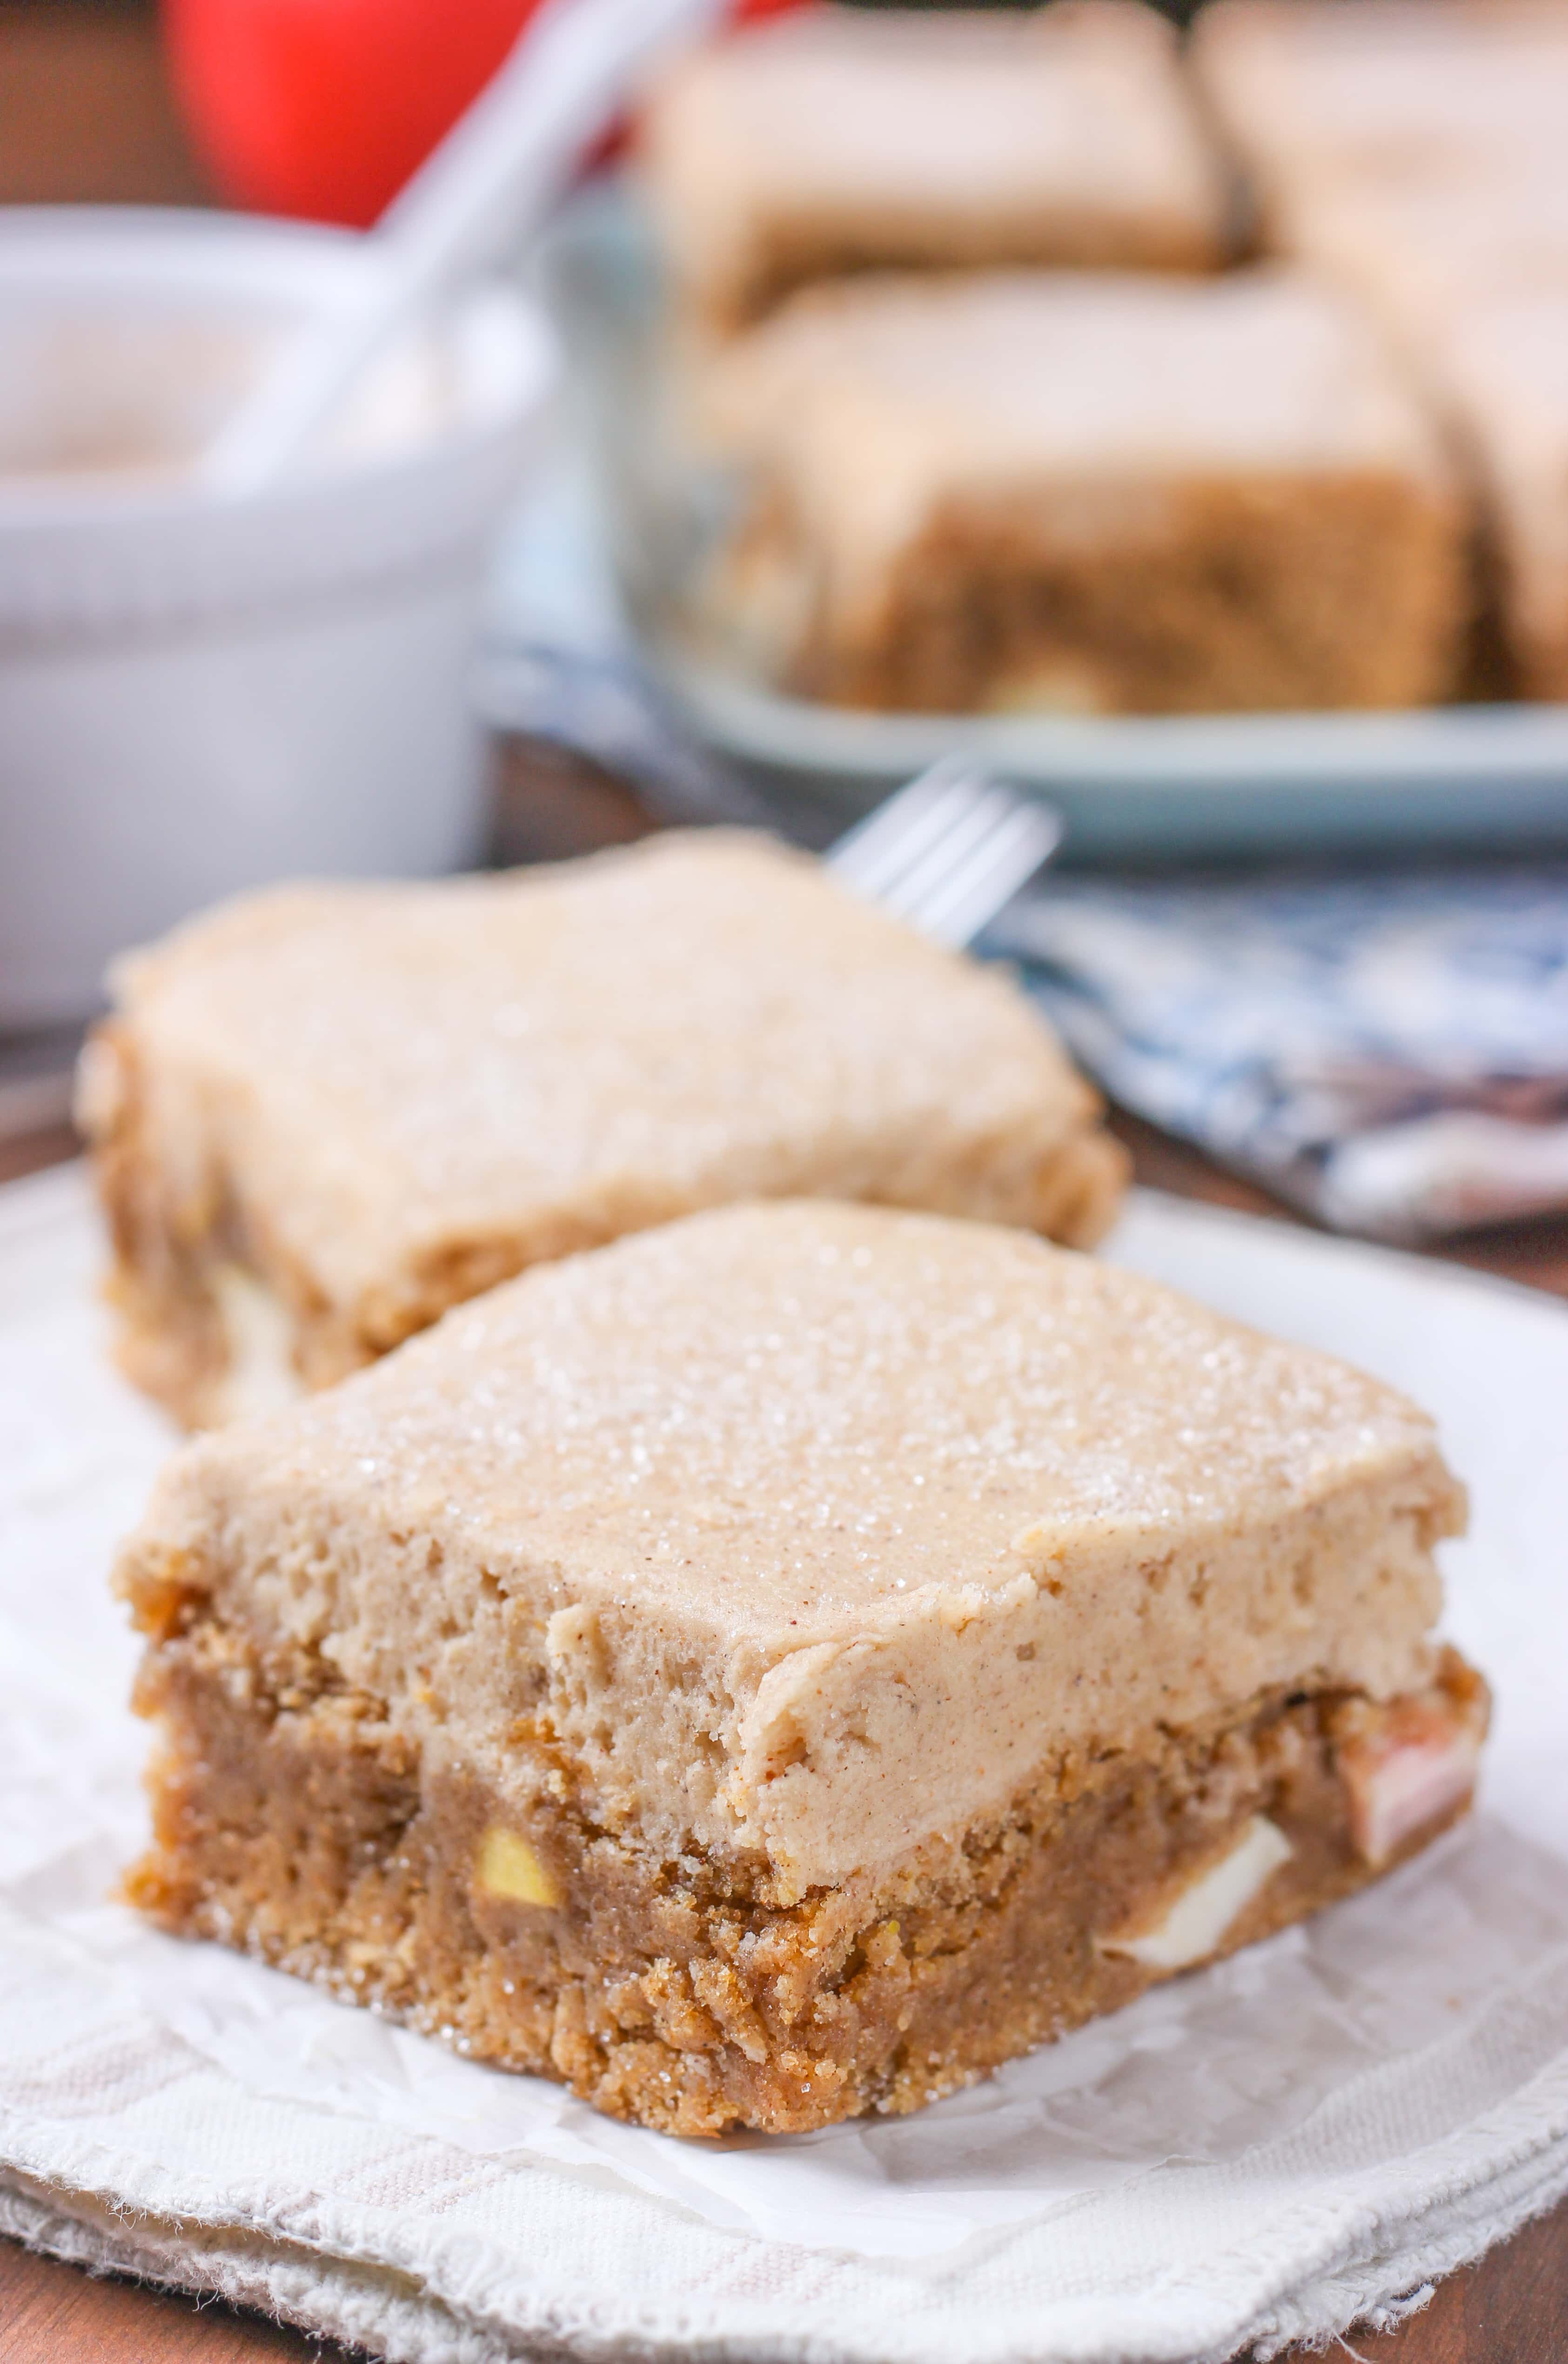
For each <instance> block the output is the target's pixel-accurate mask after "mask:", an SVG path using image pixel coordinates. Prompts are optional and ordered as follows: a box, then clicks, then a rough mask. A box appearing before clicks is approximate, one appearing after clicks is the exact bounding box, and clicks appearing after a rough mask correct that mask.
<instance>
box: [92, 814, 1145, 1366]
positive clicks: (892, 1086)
mask: <svg viewBox="0 0 1568 2364" xmlns="http://www.w3.org/2000/svg"><path fill="white" fill-rule="evenodd" d="M117 998H118V1000H119V1004H120V1008H121V1011H122V1014H123V1025H122V1029H121V1034H120V1047H119V1048H118V1049H117V1048H116V1047H115V1046H114V1042H113V1039H111V1042H110V1043H106V1044H105V1045H104V1046H103V1047H102V1049H101V1050H100V1051H99V1052H98V1054H96V1055H95V1058H94V1059H92V1060H90V1063H89V1067H88V1072H87V1078H86V1085H85V1089H84V1093H83V1099H84V1104H85V1109H86V1113H87V1117H88V1121H89V1122H90V1124H92V1125H93V1126H94V1128H95V1130H99V1131H102V1130H105V1129H106V1128H107V1127H108V1126H110V1125H112V1123H113V1121H114V1111H115V1107H116V1102H117V1097H118V1096H119V1095H120V1094H121V1093H122V1092H123V1090H124V1088H125V1078H124V1076H123V1074H122V1072H121V1067H122V1063H123V1062H124V1061H125V1060H126V1059H127V1058H128V1059H130V1060H131V1061H133V1062H134V1065H135V1067H136V1070H137V1075H138V1089H139V1092H140V1093H141V1094H142V1096H143V1099H144V1103H145V1110H144V1115H143V1119H142V1123H143V1129H144V1132H145V1133H146V1135H147V1136H148V1138H149V1139H150V1143H151V1144H152V1147H153V1150H154V1152H155V1154H156V1158H157V1161H158V1165H159V1176H160V1188H161V1189H162V1190H163V1192H164V1194H165V1197H166V1199H167V1200H168V1201H169V1206H168V1211H167V1213H166V1216H165V1221H166V1223H167V1225H168V1226H169V1227H170V1228H172V1230H173V1231H174V1232H175V1234H176V1236H179V1237H182V1238H192V1237H200V1236H201V1235H202V1232H203V1231H204V1230H205V1229H206V1227H207V1226H208V1225H209V1224H210V1223H211V1221H212V1220H213V1208H214V1205H215V1202H220V1201H222V1200H223V1199H226V1198H227V1199H229V1200H231V1201H233V1202H236V1203H238V1205H239V1209H240V1211H241V1213H242V1215H243V1217H244V1219H245V1221H246V1225H247V1227H248V1229H249V1231H250V1233H251V1235H252V1238H253V1240H257V1241H260V1242H261V1243H263V1244H264V1245H265V1246H266V1247H267V1248H268V1249H269V1250H270V1251H271V1252H272V1265H273V1266H275V1267H276V1268H277V1269H278V1271H279V1272H281V1275H282V1276H283V1277H284V1278H285V1279H288V1278H290V1277H298V1279H299V1282H300V1284H301V1285H302V1286H303V1287H305V1288H306V1289H308V1291H309V1292H310V1293H311V1294H312V1296H313V1297H314V1298H315V1299H317V1300H321V1301H325V1302H326V1303H328V1304H330V1305H333V1306H339V1307H343V1308H347V1309H350V1310H356V1313H357V1314H358V1315H359V1316H361V1317H362V1319H363V1320H364V1321H365V1322H366V1323H367V1324H368V1325H369V1326H370V1332H371V1334H372V1335H373V1337H374V1338H375V1339H377V1340H378V1341H379V1343H381V1344H393V1343H395V1341H396V1339H397V1338H398V1337H399V1336H400V1335H403V1334H405V1333H406V1332H407V1331H408V1330H409V1329H412V1328H414V1327H417V1326H418V1322H419V1320H420V1319H428V1318H430V1310H429V1309H430V1300H431V1299H432V1298H433V1299H434V1306H433V1310H435V1311H440V1310H443V1309H444V1306H445V1305H446V1304H448V1303H450V1302H452V1301H453V1300H454V1299H457V1298H459V1297H462V1296H465V1295H470V1294H472V1293H473V1288H475V1287H483V1286H484V1285H486V1283H487V1281H488V1280H491V1279H495V1278H498V1277H504V1276H505V1275H506V1273H508V1272H511V1271H516V1270H517V1269H518V1268H519V1266H522V1265H524V1264H526V1263H528V1262H531V1261H533V1260H534V1259H535V1258H536V1257H539V1256H549V1255H553V1254H562V1253H565V1252H566V1251H568V1250H570V1249H573V1248H576V1247H581V1246H583V1245H585V1244H589V1243H594V1242H596V1241H599V1240H603V1239H609V1238H614V1237H616V1236H617V1234H618V1233H619V1232H623V1231H628V1230H633V1229H635V1228H637V1227H639V1225H642V1224H645V1223H649V1222H654V1221H662V1220H663V1219H664V1218H666V1217H668V1216H671V1215H675V1214H684V1213H685V1212H687V1211H688V1210H691V1209H692V1208H694V1207H699V1206H704V1205H711V1204H715V1203H717V1202H718V1201H721V1200H724V1199H735V1198H742V1197H757V1196H769V1197H771V1196H782V1195H785V1194H801V1193H808V1194H809V1193H815V1194H820V1195H822V1196H825V1197H840V1196H842V1197H849V1198H870V1199H886V1200H892V1201H894V1202H895V1203H903V1204H907V1205H915V1206H921V1205H926V1206H933V1207H937V1208H942V1209H951V1210H957V1211H961V1212H965V1213H974V1214H982V1215H995V1216H997V1217H999V1218H1000V1219H1002V1220H1006V1221H1032V1220H1034V1219H1035V1218H1036V1216H1037V1214H1038V1213H1039V1211H1040V1207H1041V1203H1042V1202H1041V1198H1040V1186H1041V1177H1042V1175H1043V1174H1044V1173H1045V1172H1046V1170H1047V1169H1048V1168H1049V1166H1050V1165H1051V1160H1052V1159H1053V1157H1055V1156H1056V1155H1057V1154H1059V1153H1060V1152H1061V1151H1062V1148H1063V1146H1064V1145H1065V1144H1068V1143H1072V1142H1073V1141H1074V1140H1076V1139H1079V1138H1082V1137H1083V1136H1084V1135H1085V1134H1086V1133H1087V1132H1088V1131H1089V1130H1090V1128H1091V1127H1092V1126H1093V1124H1094V1122H1095V1118H1096V1116H1097V1113H1098V1106H1099V1104H1098V1101H1097V1099H1096V1098H1095V1094H1094V1093H1093V1092H1092V1091H1091V1090H1090V1088H1089V1087H1088V1086H1087V1085H1085V1084H1084V1083H1082V1082H1081V1081H1080V1080H1079V1078H1078V1077H1077V1076H1075V1075H1074V1074H1073V1070H1072V1068H1071V1067H1070V1066H1069V1065H1068V1063H1067V1061H1066V1059H1065V1058H1064V1056H1063V1055H1062V1052H1061V1051H1060V1049H1059V1048H1058V1046H1057V1044H1056V1042H1055V1040H1054V1038H1053V1037H1052V1036H1051V1033H1050V1031H1049V1030H1048V1029H1047V1027H1046V1026H1045V1024H1044V1022H1043V1020H1040V1018H1039V1017H1038V1016H1037V1015H1036V1014H1035V1012H1034V1011H1033V1009H1031V1008H1030V1006H1029V1003H1028V1002H1027V1001H1026V1000H1025V998H1024V997H1023V995H1022V993H1021V992H1020V991H1019V990H1018V987H1017V986H1016V985H1014V984H1013V983H1012V981H1011V980H1010V979H1009V978H1008V977H1006V976H1004V975H1003V974H1002V973H1001V972H999V971H996V970H985V969H982V968H981V967H979V966H978V965H975V964H974V963H972V962H970V961H967V960H964V959H962V957H960V956H958V955H955V954H952V953H945V952H941V951H939V950H937V949H936V948H935V947H933V946H932V945H930V944H929V943H927V942H924V941H923V940H922V939H921V938H920V937H918V936H917V935H916V934H914V933H913V932H912V931H910V930H909V929H907V928H905V927H904V926H902V925H901V924H899V923H898V922H896V921H895V920H890V919H887V918H885V917H884V915H883V914H881V913H880V912H877V911H875V910H873V909H870V908H869V907H868V906H866V905H864V904H862V903H859V902H857V901H854V900H852V899H851V898H850V897H849V896H848V895H846V894H845V893H843V892H842V891H841V890H840V888H838V887H835V886H833V884H832V883H831V881H830V880H829V878H828V875H827V874H826V873H825V872H824V871H823V869H822V868H821V866H820V864H817V863H816V862H815V861H813V860H811V859H810V858H809V857H807V856H806V855H801V854H795V853H787V852H785V851H784V850H783V849H782V848H780V847H778V846H776V845H774V844H773V843H772V842H770V841H768V840H765V839H762V838H748V837H745V836H741V835H739V834H733V833H728V832H723V833H721V832H717V831H713V832H693V833H690V834H679V833H672V834H670V835H667V836H664V837H661V838H658V839H655V840H652V841H651V842H649V843H648V844H647V845H645V846H641V847H638V848H634V849H632V850H631V851H629V852H624V853H615V854H609V855H601V856H597V857H595V858H593V859H590V860H588V861H584V862H578V863H571V864H562V866H560V867H559V868H555V869H550V870H538V871H531V872H522V873H517V874H516V875H510V876H490V877H474V878H468V879H462V880H454V881H449V882H446V883H443V884H439V885H434V886H415V887H391V886H388V887H291V888H284V889H282V890H280V891H278V892H276V893H271V894H265V895H261V896H258V897H253V898H247V899H246V900H245V901H243V902H239V903H236V904H232V905H230V906H228V907H227V908H225V909H220V910H219V911H217V912H216V913H214V914H212V915H211V916H209V917H207V918H206V919H203V920H197V921H196V922H195V923H194V924H193V925H192V926H190V927H188V928H185V929H183V930H182V931H179V932H178V933H176V934H175V935H174V936H172V937H171V938H170V939H169V940H168V941H167V942H164V943H162V944H161V945H159V946H157V947H156V948H154V949H153V950H152V951H150V952H147V953H140V954H139V955H137V956H136V957H135V958H133V959H131V960H129V961H128V962H127V963H125V964H124V965H122V967H121V969H120V971H119V973H118V976H117ZM1117 1172H1118V1166H1117V1165H1116V1161H1115V1159H1114V1157H1113V1156H1112V1155H1111V1154H1110V1153H1108V1152H1107V1153H1106V1158H1105V1161H1104V1167H1103V1172H1101V1173H1100V1174H1099V1176H1098V1188H1097V1192H1096V1193H1091V1195H1096V1196H1097V1199H1099V1200H1101V1201H1103V1202H1104V1203H1103V1206H1101V1207H1100V1208H1099V1210H1098V1217H1097V1220H1096V1221H1092V1222H1091V1221H1088V1220H1087V1217H1085V1225H1084V1232H1085V1235H1086V1234H1087V1233H1089V1232H1094V1231H1095V1230H1097V1229H1098V1228H1101V1227H1103V1222H1104V1221H1108V1219H1109V1214H1110V1210H1111V1207H1112V1205H1113V1204H1114V1200H1115V1197H1116V1175H1117ZM1093 1178H1094V1177H1091V1179H1093ZM1077 1235H1078V1234H1077V1233H1076V1232H1074V1236H1077ZM465 1257H469V1258H473V1259H475V1260H476V1261H475V1263H474V1266H473V1271H472V1273H468V1272H467V1267H465V1266H463V1263H462V1260H463V1259H464V1258H465ZM485 1259H489V1261H488V1262H486V1261H485ZM465 1274H466V1278H465Z"/></svg>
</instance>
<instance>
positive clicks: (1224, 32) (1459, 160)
mask: <svg viewBox="0 0 1568 2364" xmlns="http://www.w3.org/2000/svg"><path fill="white" fill-rule="evenodd" d="M1191 55H1192V61H1193V66H1194V70H1195V73H1196V75H1197V78H1198V82H1199V84H1200V85H1201V87H1202V89H1203V91H1204V94H1205V96H1206V97H1207V100H1208V102H1209V105H1210V106H1211V107H1212V108H1213V110H1214V113H1215V115H1216V117H1217V118H1218V122H1219V123H1220V125H1221V126H1222V128H1223V129H1224V131H1225V133H1226V136H1227V138H1228V139H1229V142H1230V144H1231V145H1232V147H1233V148H1234V150H1235V151H1236V153H1237V154H1238V156H1239V157H1240V159H1241V160H1242V161H1243V162H1244V163H1245V164H1246V166H1247V169H1248V172H1249V173H1250V175H1251V179H1252V181H1253V183H1254V184H1255V186H1256V188H1257V190H1258V192H1259V193H1260V195H1262V201H1263V206H1264V212H1265V216H1266V217H1268V218H1269V220H1270V221H1271V223H1272V221H1273V209H1274V207H1275V206H1276V205H1279V204H1281V203H1284V204H1288V203H1289V202H1290V200H1291V199H1292V197H1293V196H1294V195H1305V194H1307V193H1308V192H1309V191H1310V188H1311V186H1312V185H1313V184H1315V183H1318V182H1320V181H1321V180H1322V179H1323V177H1324V175H1325V173H1332V174H1334V175H1341V174H1344V173H1353V174H1354V175H1356V176H1357V177H1358V178H1360V179H1362V180H1365V181H1373V180H1375V179H1377V178H1380V177H1389V178H1393V179H1396V180H1397V179H1408V178H1411V177H1413V176H1421V175H1430V176H1431V177H1433V178H1436V179H1440V180H1444V179H1446V180H1449V181H1453V180H1454V179H1455V178H1456V177H1463V176H1464V175H1465V173H1466V172H1467V170H1468V171H1471V172H1473V173H1475V174H1476V176H1477V178H1478V179H1480V180H1483V181H1484V180H1485V178H1486V177H1487V176H1488V174H1491V173H1505V174H1506V173H1509V172H1512V171H1515V170H1517V169H1518V165H1519V162H1520V160H1521V157H1522V155H1523V153H1524V152H1525V151H1527V150H1529V149H1532V148H1533V149H1534V150H1535V151H1536V152H1537V153H1538V154H1539V155H1540V159H1541V161H1542V162H1543V164H1545V165H1547V166H1548V167H1550V166H1551V164H1552V163H1553V162H1555V160H1556V159H1558V158H1559V157H1560V156H1561V152H1562V125H1563V121H1564V108H1565V107H1568V17H1565V16H1564V13H1563V11H1562V8H1561V7H1560V6H1555V5H1554V0H1486V5H1485V6H1473V5H1471V0H1211V5H1210V6H1207V7H1206V8H1204V9H1203V10H1202V11H1201V13H1200V16H1199V17H1198V21H1197V24H1196V26H1195V31H1194V37H1193V43H1192V51H1191Z"/></svg>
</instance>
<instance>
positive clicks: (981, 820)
mask: <svg viewBox="0 0 1568 2364" xmlns="http://www.w3.org/2000/svg"><path fill="white" fill-rule="evenodd" d="M1061 839H1062V822H1061V820H1060V818H1059V816H1058V815H1057V814H1056V813H1055V812H1053V811H1052V810H1051V807H1050V806H1049V805H1045V804H1042V803H1040V802H1039V801H1038V800H1037V799H1036V798H1034V797H1021V796H1020V795H1019V794H1018V791H1017V790H1015V789H1013V788H1011V787H1008V786H1005V785H1004V784H1003V783H1002V782H1000V781H998V780H995V779H994V778H993V777H992V776H991V775H990V774H989V773H988V772H987V771H986V770H985V769H984V765H982V764H977V763H975V762H973V760H972V759H970V758H968V757H965V756H962V755H948V756H944V757H943V758H942V760H941V761H940V763H937V764H932V765H931V766H930V768H929V770H928V771H925V772H922V773H921V774H920V775H919V777H918V778H917V779H916V780H912V781H911V782H910V783H909V786H907V787H906V788H901V789H899V790H898V792H897V793H896V794H895V795H894V796H891V797H888V798H887V799H886V801H885V802H884V803H883V804H881V805H879V806H878V807H877V808H876V809H875V810H874V811H873V812H872V813H869V814H868V815H867V816H866V818H865V820H862V821H860V822H859V823H857V825H856V826H855V827H854V828H853V829H851V830H850V831H848V832H847V833H846V834H845V835H844V836H843V837H841V838H840V840H839V842H838V843H837V844H836V845H834V846H832V847H831V848H830V849H829V850H828V854H827V857H826V859H827V862H828V867H829V868H830V869H831V870H832V872H833V874H834V875H835V877H837V878H838V879H839V880H840V883H841V884H842V885H844V886H845V887H849V888H850V890H851V893H853V894H857V895H861V896H863V897H865V898H866V899H867V900H868V901H871V902H873V903H877V904H880V905H881V907H882V908H883V909H884V910H886V911H890V912H892V913H894V914H895V916H896V917H897V918H899V919H902V920H907V921H908V923H909V924H910V925H911V926H912V927H916V928H919V929H920V930H922V931H923V932H924V933H926V934H927V935H929V936H931V937H932V938H934V940H935V941H936V942H939V943H944V944H951V945H962V944H967V943H970V942H973V938H974V937H975V936H976V935H978V934H979V932H980V931H981V930H982V929H983V928H984V926H985V924H986V922H987V921H988V920H993V919H995V916H996V914H997V912H998V911H1000V910H1001V909H1003V908H1004V906H1005V905H1006V904H1007V903H1008V902H1010V901H1011V899H1012V898H1013V896H1014V895H1016V894H1017V892H1018V888H1019V887H1021V886H1023V885H1024V883H1025V882H1026V880H1028V879H1029V878H1030V877H1032V875H1034V873H1035V871H1036V870H1038V869H1039V868H1040V864H1042V863H1043V862H1046V861H1048V860H1049V859H1050V857H1051V854H1052V853H1054V852H1055V850H1056V847H1057V846H1058V844H1059V843H1060V842H1061Z"/></svg>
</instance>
